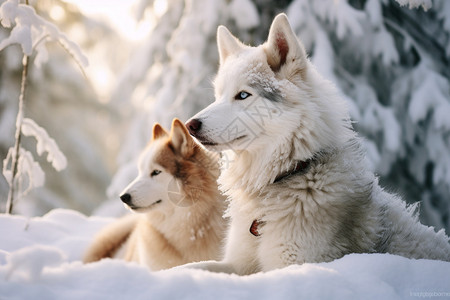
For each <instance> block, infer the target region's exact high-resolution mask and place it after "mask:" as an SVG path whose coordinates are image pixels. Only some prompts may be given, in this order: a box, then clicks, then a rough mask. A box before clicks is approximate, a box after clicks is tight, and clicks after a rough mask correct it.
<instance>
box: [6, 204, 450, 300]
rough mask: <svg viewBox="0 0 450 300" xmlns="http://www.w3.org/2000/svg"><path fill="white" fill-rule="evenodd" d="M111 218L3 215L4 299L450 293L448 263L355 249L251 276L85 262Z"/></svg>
mask: <svg viewBox="0 0 450 300" xmlns="http://www.w3.org/2000/svg"><path fill="white" fill-rule="evenodd" d="M111 221H112V219H110V218H101V217H86V216H84V215H82V214H80V213H78V212H75V211H71V210H62V209H57V210H53V211H51V212H50V213H48V214H47V215H45V216H43V217H36V218H32V219H27V218H24V217H20V216H9V215H0V299H2V300H3V299H215V300H218V299H258V300H259V299H414V298H450V263H448V262H440V261H431V260H410V259H406V258H403V257H398V256H393V255H381V254H377V255H369V254H352V255H348V256H345V257H344V258H342V259H339V260H336V261H333V262H331V263H320V264H304V265H301V266H297V265H296V266H290V267H287V268H285V269H280V270H274V271H271V272H267V273H258V274H254V275H251V276H243V277H240V276H236V275H227V274H215V273H209V272H206V271H201V270H188V269H175V270H166V271H159V272H150V271H149V270H147V269H146V268H144V267H141V266H139V265H137V264H134V263H125V262H122V261H119V260H111V259H108V260H104V261H101V262H98V263H94V264H90V265H83V264H82V263H81V262H80V259H81V256H82V253H83V251H84V249H85V248H86V247H87V245H88V244H89V242H90V240H91V238H92V236H93V235H94V234H95V232H97V230H99V229H100V228H101V227H102V226H104V225H105V224H107V223H108V222H111Z"/></svg>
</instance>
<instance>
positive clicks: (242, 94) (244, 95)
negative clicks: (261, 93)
mask: <svg viewBox="0 0 450 300" xmlns="http://www.w3.org/2000/svg"><path fill="white" fill-rule="evenodd" d="M251 95H252V94H250V93H247V92H246V91H240V92H239V93H237V94H236V96H234V99H236V100H244V99H247V98H248V97H250V96H251Z"/></svg>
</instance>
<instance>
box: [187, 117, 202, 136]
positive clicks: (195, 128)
mask: <svg viewBox="0 0 450 300" xmlns="http://www.w3.org/2000/svg"><path fill="white" fill-rule="evenodd" d="M186 127H187V129H188V130H189V133H190V134H191V135H192V136H195V135H196V133H197V132H199V131H200V128H202V121H200V120H198V119H192V120H190V121H188V122H187V123H186Z"/></svg>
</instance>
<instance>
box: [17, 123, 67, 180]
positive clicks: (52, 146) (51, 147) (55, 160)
mask: <svg viewBox="0 0 450 300" xmlns="http://www.w3.org/2000/svg"><path fill="white" fill-rule="evenodd" d="M22 133H23V135H25V136H33V137H35V138H36V141H37V144H36V151H37V153H38V154H39V155H42V154H43V153H44V152H47V153H48V155H47V161H48V162H50V163H51V164H52V166H53V167H54V168H55V170H57V171H61V170H63V169H65V168H66V166H67V159H66V157H65V156H64V154H63V153H62V152H61V150H59V147H58V145H57V144H56V142H55V140H54V139H52V138H51V137H49V135H48V133H47V131H45V129H44V128H42V127H40V126H39V125H37V124H36V122H34V121H33V120H31V119H28V118H25V119H24V120H23V123H22Z"/></svg>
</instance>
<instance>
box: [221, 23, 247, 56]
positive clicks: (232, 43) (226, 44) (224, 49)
mask: <svg viewBox="0 0 450 300" xmlns="http://www.w3.org/2000/svg"><path fill="white" fill-rule="evenodd" d="M244 47H246V46H245V45H244V44H242V43H241V42H240V41H239V40H238V39H237V38H235V37H234V36H233V35H232V34H231V32H230V31H229V30H228V29H227V28H226V27H225V26H223V25H220V26H219V27H218V28H217V48H218V49H219V57H220V64H221V65H222V64H223V63H224V62H225V59H226V58H227V57H228V56H230V55H231V54H233V53H236V52H238V51H241V50H242V49H243V48H244Z"/></svg>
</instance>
